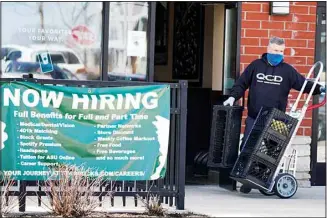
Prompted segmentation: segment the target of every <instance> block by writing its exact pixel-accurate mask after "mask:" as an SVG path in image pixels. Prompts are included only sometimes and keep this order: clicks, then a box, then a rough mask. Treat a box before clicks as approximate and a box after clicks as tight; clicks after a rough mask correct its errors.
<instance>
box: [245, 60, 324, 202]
mask: <svg viewBox="0 0 327 218" xmlns="http://www.w3.org/2000/svg"><path fill="white" fill-rule="evenodd" d="M318 65H320V69H319V72H318V74H317V76H316V78H314V79H310V78H311V74H312V73H313V72H314V69H315V68H316V67H317V66H318ZM322 70H323V63H322V62H321V61H318V62H316V63H315V64H314V65H313V66H312V67H311V69H310V71H309V73H308V75H307V77H306V80H305V82H304V84H303V86H302V88H301V90H300V92H299V95H298V97H297V99H296V101H295V103H294V105H293V106H292V108H291V110H290V112H288V113H286V114H288V115H289V116H291V117H293V118H295V119H297V120H298V122H297V125H296V127H295V130H294V131H293V134H292V136H291V139H290V141H289V142H288V144H287V147H286V149H285V151H284V154H283V157H282V158H281V160H280V163H279V164H278V166H277V169H276V171H275V173H274V175H273V177H272V183H271V184H270V186H269V188H266V187H263V186H261V185H259V184H256V183H255V182H252V181H248V182H250V183H252V185H253V186H254V188H257V189H259V191H260V192H261V193H262V194H264V195H267V196H272V195H275V194H276V195H277V196H278V197H280V198H291V197H292V196H293V195H294V194H295V193H296V191H297V188H298V184H297V180H296V178H295V173H296V164H297V152H296V150H295V149H294V148H292V141H293V139H294V137H295V136H296V133H297V130H298V128H299V127H300V125H301V122H302V119H303V118H304V116H305V113H306V112H307V111H310V110H313V109H315V108H319V107H321V106H323V105H325V103H326V95H325V98H324V100H323V101H322V102H320V103H318V104H316V105H311V106H309V101H310V98H311V96H312V93H313V91H314V89H315V87H316V85H317V83H318V81H319V79H320V75H321V73H322ZM309 80H310V81H313V86H312V88H311V91H310V92H309V94H308V95H307V98H306V101H305V103H304V106H303V107H302V109H301V110H297V106H298V103H299V101H300V99H301V96H302V94H303V91H304V88H305V86H306V85H307V82H308V81H309Z"/></svg>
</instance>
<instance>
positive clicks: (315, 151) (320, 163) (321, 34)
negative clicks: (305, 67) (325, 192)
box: [311, 2, 326, 186]
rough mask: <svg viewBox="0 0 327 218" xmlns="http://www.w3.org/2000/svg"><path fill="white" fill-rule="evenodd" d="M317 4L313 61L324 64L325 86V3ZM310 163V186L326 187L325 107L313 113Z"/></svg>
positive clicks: (323, 81)
mask: <svg viewBox="0 0 327 218" xmlns="http://www.w3.org/2000/svg"><path fill="white" fill-rule="evenodd" d="M319 3H320V4H319ZM319 3H318V7H317V18H318V19H317V28H316V48H315V50H316V57H315V61H322V62H323V64H324V68H323V73H322V75H321V77H320V83H321V84H323V85H326V2H319ZM321 3H324V4H321ZM324 97H325V96H316V97H315V98H314V103H315V104H316V103H318V102H321V101H323V99H324ZM311 161H312V175H311V184H312V185H316V186H324V185H326V105H325V106H323V107H320V108H318V109H317V110H315V111H314V113H313V131H312V146H311Z"/></svg>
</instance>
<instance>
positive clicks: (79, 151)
mask: <svg viewBox="0 0 327 218" xmlns="http://www.w3.org/2000/svg"><path fill="white" fill-rule="evenodd" d="M108 93H110V94H108ZM1 94H2V96H1V100H0V101H1V107H2V108H3V110H2V111H1V127H2V128H1V134H2V135H1V136H5V135H6V136H7V137H1V147H0V148H1V149H0V155H1V171H3V172H4V174H5V175H12V176H13V177H16V178H17V179H25V180H42V179H46V178H47V177H48V176H50V175H51V174H52V173H54V171H55V170H56V167H58V166H62V165H67V166H68V165H83V166H84V167H86V168H88V169H90V170H91V173H90V175H91V176H97V175H99V174H100V173H102V174H104V175H105V176H106V177H107V178H108V179H114V180H148V179H152V180H153V179H158V178H160V177H163V176H164V174H165V171H166V159H167V152H168V141H169V140H168V139H169V114H170V99H169V98H170V89H169V87H168V86H165V85H157V86H137V87H120V88H98V89H97V88H92V89H89V88H76V87H58V86H43V85H39V84H35V83H29V82H12V83H5V82H2V83H1ZM50 168H51V169H53V170H52V171H51V170H50Z"/></svg>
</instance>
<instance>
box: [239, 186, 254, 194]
mask: <svg viewBox="0 0 327 218" xmlns="http://www.w3.org/2000/svg"><path fill="white" fill-rule="evenodd" d="M251 190H252V189H251V188H249V187H246V186H245V185H242V186H241V188H240V192H242V193H244V194H249V193H250V192H251Z"/></svg>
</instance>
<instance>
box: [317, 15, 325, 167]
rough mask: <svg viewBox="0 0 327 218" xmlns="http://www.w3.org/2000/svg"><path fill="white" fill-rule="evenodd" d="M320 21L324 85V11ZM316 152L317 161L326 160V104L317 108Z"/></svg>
mask: <svg viewBox="0 0 327 218" xmlns="http://www.w3.org/2000/svg"><path fill="white" fill-rule="evenodd" d="M321 16H322V19H321V23H320V28H321V37H320V43H321V44H320V48H321V49H320V61H322V62H323V64H324V69H323V73H322V75H321V77H320V83H321V84H323V85H326V13H322V14H321ZM323 98H324V96H320V98H319V101H320V102H321V101H323ZM318 118H319V121H318V152H317V162H326V105H325V106H324V107H321V108H319V109H318Z"/></svg>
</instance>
